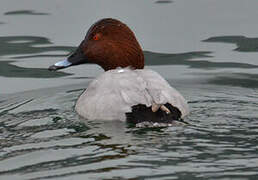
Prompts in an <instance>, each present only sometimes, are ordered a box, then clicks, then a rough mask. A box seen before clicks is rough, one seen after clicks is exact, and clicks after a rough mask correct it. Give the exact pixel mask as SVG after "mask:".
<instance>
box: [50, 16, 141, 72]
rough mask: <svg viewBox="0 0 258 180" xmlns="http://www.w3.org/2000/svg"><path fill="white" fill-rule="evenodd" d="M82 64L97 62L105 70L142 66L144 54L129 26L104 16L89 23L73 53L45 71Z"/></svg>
mask: <svg viewBox="0 0 258 180" xmlns="http://www.w3.org/2000/svg"><path fill="white" fill-rule="evenodd" d="M83 63H94V64H98V65H100V66H101V67H102V68H103V69H104V70H105V71H108V70H110V69H115V68H117V67H131V68H133V69H142V68H143V67H144V55H143V52H142V49H141V46H140V45H139V43H138V41H137V39H136V37H135V35H134V33H133V32H132V31H131V30H130V28H129V27H128V26H127V25H126V24H124V23H122V22H120V21H118V20H115V19H111V18H107V19H101V20H99V21H97V22H96V23H95V24H93V25H92V26H91V27H90V29H89V30H88V32H87V34H86V36H85V38H84V40H83V41H82V42H81V44H80V45H79V47H78V48H77V49H76V50H75V51H74V53H72V54H71V55H70V56H69V57H68V58H67V59H65V60H63V61H59V62H57V63H56V64H54V65H52V66H50V67H49V70H58V69H62V68H66V67H69V66H72V65H79V64H83Z"/></svg>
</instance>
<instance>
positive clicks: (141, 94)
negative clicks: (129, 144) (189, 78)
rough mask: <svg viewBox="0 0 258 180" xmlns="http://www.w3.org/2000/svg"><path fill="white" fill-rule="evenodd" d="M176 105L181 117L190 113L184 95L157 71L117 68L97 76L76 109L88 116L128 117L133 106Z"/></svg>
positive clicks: (81, 97)
mask: <svg viewBox="0 0 258 180" xmlns="http://www.w3.org/2000/svg"><path fill="white" fill-rule="evenodd" d="M166 103H170V104H171V105H173V106H175V107H177V108H178V109H179V110H180V111H181V113H182V118H183V117H184V116H185V115H187V114H188V113H189V109H188V105H187V102H186V100H185V99H184V98H183V96H182V95H181V94H180V93H179V92H178V91H177V90H175V89H174V88H172V87H171V86H170V85H169V84H168V83H167V81H166V80H165V79H163V78H162V77H161V76H160V75H159V74H158V73H157V72H155V71H152V70H149V69H143V70H140V69H139V70H131V69H129V68H123V69H122V68H118V69H115V70H109V71H106V72H105V73H103V74H101V75H100V76H99V77H97V78H96V79H94V80H93V81H92V82H91V83H90V84H89V86H88V87H87V89H86V90H85V91H84V92H83V94H82V95H81V96H80V97H79V99H78V101H77V102H76V106H75V109H76V111H77V112H78V114H79V115H80V116H82V117H84V118H86V119H92V120H95V119H98V120H122V121H125V120H126V113H128V112H132V106H134V105H137V104H144V105H146V106H147V107H150V106H152V105H153V104H166Z"/></svg>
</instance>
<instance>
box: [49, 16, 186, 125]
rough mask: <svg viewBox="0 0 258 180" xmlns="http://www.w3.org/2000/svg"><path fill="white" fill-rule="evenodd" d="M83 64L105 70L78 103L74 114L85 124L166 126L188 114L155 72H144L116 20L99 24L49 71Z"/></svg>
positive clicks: (137, 49) (133, 42) (130, 37)
mask: <svg viewBox="0 0 258 180" xmlns="http://www.w3.org/2000/svg"><path fill="white" fill-rule="evenodd" d="M83 63H95V64H98V65H100V66H101V67H102V68H103V69H104V70H105V72H104V73H103V74H101V75H100V76H98V77H97V78H96V79H94V80H93V81H92V82H91V83H90V84H89V86H88V87H87V89H86V90H85V91H84V92H83V93H82V94H81V96H80V97H79V99H78V100H77V102H76V105H75V110H76V111H77V113H78V114H79V115H80V116H82V117H84V118H86V119H89V120H122V121H125V120H128V121H129V122H133V123H139V122H143V121H149V122H160V123H162V122H164V123H166V122H170V121H171V120H180V119H182V118H183V117H185V116H186V115H187V114H188V113H189V109H188V105H187V102H186V100H185V99H184V97H183V96H182V95H181V94H180V93H179V92H178V91H177V90H176V89H174V88H173V87H171V86H170V85H169V84H168V82H167V81H166V80H165V79H164V78H162V77H161V76H160V75H159V74H158V73H157V72H155V71H153V70H150V69H143V68H144V54H143V51H142V49H141V46H140V45H139V43H138V41H137V39H136V37H135V35H134V33H133V32H132V31H131V30H130V28H129V27H128V26H127V25H126V24H124V23H122V22H121V21H119V20H116V19H111V18H106V19H101V20H99V21H97V22H96V23H95V24H93V25H92V26H91V27H90V29H89V30H88V32H87V34H86V36H85V38H84V40H83V41H82V42H81V44H80V45H79V47H78V48H77V49H76V50H75V52H74V53H73V54H72V55H70V56H69V57H68V58H67V59H65V60H63V61H60V62H57V63H56V64H54V65H52V66H50V67H49V70H57V69H62V68H66V67H69V66H72V65H79V64H83Z"/></svg>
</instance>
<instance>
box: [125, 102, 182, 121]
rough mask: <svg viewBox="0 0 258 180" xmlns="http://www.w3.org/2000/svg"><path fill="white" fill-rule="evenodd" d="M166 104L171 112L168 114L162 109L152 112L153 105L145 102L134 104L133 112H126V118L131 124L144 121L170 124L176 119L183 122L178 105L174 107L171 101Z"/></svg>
mask: <svg viewBox="0 0 258 180" xmlns="http://www.w3.org/2000/svg"><path fill="white" fill-rule="evenodd" d="M164 105H165V106H166V107H167V108H168V109H169V110H170V112H171V113H169V114H167V113H166V112H164V111H162V110H160V109H159V110H158V111H157V112H152V110H151V107H147V106H146V105H143V104H138V105H135V106H132V112H129V113H126V120H127V122H128V123H130V124H131V123H132V124H138V123H142V122H150V123H166V124H170V123H172V122H173V121H175V120H176V121H182V122H183V120H182V119H181V116H182V113H181V112H180V110H179V109H178V108H177V107H174V106H172V105H171V104H169V103H166V104H164Z"/></svg>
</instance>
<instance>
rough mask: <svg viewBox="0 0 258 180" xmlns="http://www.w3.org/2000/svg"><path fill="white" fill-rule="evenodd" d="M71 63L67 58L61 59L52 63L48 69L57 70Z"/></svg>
mask: <svg viewBox="0 0 258 180" xmlns="http://www.w3.org/2000/svg"><path fill="white" fill-rule="evenodd" d="M71 65H72V63H71V62H69V61H68V60H67V59H65V60H63V61H59V62H57V63H55V64H54V65H52V66H50V67H49V68H48V69H49V70H50V71H55V70H58V69H63V68H66V67H68V66H71Z"/></svg>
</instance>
